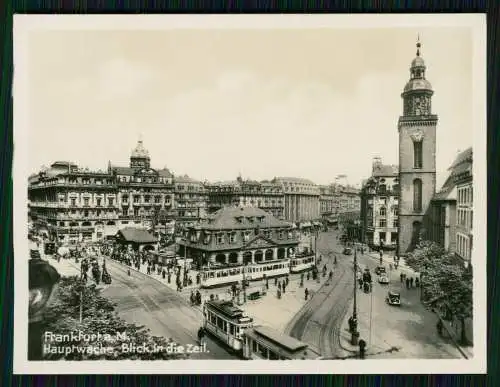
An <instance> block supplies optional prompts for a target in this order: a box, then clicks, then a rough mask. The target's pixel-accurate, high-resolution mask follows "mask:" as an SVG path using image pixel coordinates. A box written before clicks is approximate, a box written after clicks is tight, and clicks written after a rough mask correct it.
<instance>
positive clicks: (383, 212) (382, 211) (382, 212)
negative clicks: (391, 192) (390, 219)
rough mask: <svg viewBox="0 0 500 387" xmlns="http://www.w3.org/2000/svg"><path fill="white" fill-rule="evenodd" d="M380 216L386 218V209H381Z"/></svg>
mask: <svg viewBox="0 0 500 387" xmlns="http://www.w3.org/2000/svg"><path fill="white" fill-rule="evenodd" d="M379 214H380V216H385V207H380V210H379Z"/></svg>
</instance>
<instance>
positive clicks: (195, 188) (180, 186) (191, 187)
mask: <svg viewBox="0 0 500 387" xmlns="http://www.w3.org/2000/svg"><path fill="white" fill-rule="evenodd" d="M176 190H177V191H189V192H193V191H196V192H206V191H205V188H204V187H203V186H201V185H183V184H177V186H176Z"/></svg>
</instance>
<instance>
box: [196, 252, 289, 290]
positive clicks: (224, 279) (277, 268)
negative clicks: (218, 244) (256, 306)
mask: <svg viewBox="0 0 500 387" xmlns="http://www.w3.org/2000/svg"><path fill="white" fill-rule="evenodd" d="M289 273H290V260H289V259H279V260H274V261H266V262H264V263H253V264H249V265H246V266H243V265H234V266H229V265H224V266H223V267H216V266H215V267H210V268H205V269H204V270H202V271H201V287H202V288H212V287H217V286H227V285H231V284H237V283H241V282H243V280H245V281H256V280H260V279H263V278H272V277H279V276H285V275H287V274H289Z"/></svg>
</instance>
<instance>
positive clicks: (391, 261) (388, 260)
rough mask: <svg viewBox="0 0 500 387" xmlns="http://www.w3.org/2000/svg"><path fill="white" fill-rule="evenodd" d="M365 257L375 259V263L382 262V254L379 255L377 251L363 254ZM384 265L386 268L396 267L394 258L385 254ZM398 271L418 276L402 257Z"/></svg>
mask: <svg viewBox="0 0 500 387" xmlns="http://www.w3.org/2000/svg"><path fill="white" fill-rule="evenodd" d="M363 256H367V257H370V258H372V259H374V260H375V261H377V262H380V253H378V252H376V251H372V252H369V253H366V254H363ZM382 264H383V265H384V266H389V265H390V264H392V266H393V267H394V256H392V255H387V254H384V255H383V257H382ZM398 270H402V271H405V272H408V273H411V274H415V275H418V273H417V272H415V271H414V270H413V269H412V268H411V267H410V266H408V265H407V264H406V262H405V259H404V258H402V257H400V258H399V264H398Z"/></svg>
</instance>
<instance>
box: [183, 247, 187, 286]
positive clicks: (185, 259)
mask: <svg viewBox="0 0 500 387" xmlns="http://www.w3.org/2000/svg"><path fill="white" fill-rule="evenodd" d="M186 267H187V245H184V280H183V282H184V286H186V285H187V273H186Z"/></svg>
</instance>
